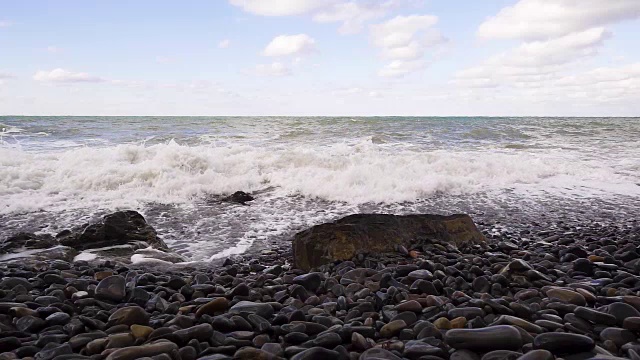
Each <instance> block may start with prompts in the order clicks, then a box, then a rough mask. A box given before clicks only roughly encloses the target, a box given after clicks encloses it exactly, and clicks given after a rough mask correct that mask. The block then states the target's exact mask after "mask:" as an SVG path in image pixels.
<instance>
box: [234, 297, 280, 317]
mask: <svg viewBox="0 0 640 360" xmlns="http://www.w3.org/2000/svg"><path fill="white" fill-rule="evenodd" d="M229 313H231V314H241V313H251V314H256V315H260V316H262V317H263V318H265V319H268V318H270V317H271V315H273V308H272V307H271V305H269V304H264V303H256V302H251V301H240V302H238V303H237V304H235V305H233V306H232V307H231V308H230V309H229Z"/></svg>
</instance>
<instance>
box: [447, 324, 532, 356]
mask: <svg viewBox="0 0 640 360" xmlns="http://www.w3.org/2000/svg"><path fill="white" fill-rule="evenodd" d="M444 340H445V342H446V343H447V344H449V346H451V347H453V348H455V349H469V350H474V351H491V350H518V349H520V348H521V347H522V337H521V335H520V331H518V329H516V328H515V327H513V326H510V325H497V326H491V327H487V328H480V329H452V330H449V331H447V333H446V334H445V336H444Z"/></svg>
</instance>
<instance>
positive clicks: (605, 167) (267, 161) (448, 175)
mask: <svg viewBox="0 0 640 360" xmlns="http://www.w3.org/2000/svg"><path fill="white" fill-rule="evenodd" d="M638 166H639V163H638V160H637V159H624V160H622V161H620V162H619V163H606V162H603V161H600V160H597V159H591V160H589V159H586V160H585V159H581V158H580V157H579V153H571V152H567V151H564V150H539V151H528V152H524V151H508V150H505V151H497V150H495V149H493V150H490V151H445V150H435V151H412V150H407V149H398V148H391V147H387V148H385V147H382V146H379V145H376V144H372V143H371V142H368V143H359V144H356V145H348V144H335V145H331V146H326V147H306V146H301V145H299V146H289V147H273V148H271V149H269V148H262V147H252V146H247V145H241V146H229V147H208V146H185V145H180V144H177V143H176V142H173V141H172V142H169V143H167V144H156V145H151V146H145V145H117V146H113V147H101V148H88V147H83V148H75V149H68V150H65V151H59V152H51V153H31V152H26V151H23V150H21V149H17V148H10V147H0V169H1V170H0V196H1V199H0V214H9V213H14V212H28V211H36V210H40V209H45V210H51V209H55V208H58V207H64V208H69V207H98V208H116V207H130V206H136V205H138V204H140V203H145V202H158V203H177V204H179V203H188V202H190V201H192V200H193V198H194V197H198V196H201V195H203V194H206V193H214V194H217V193H229V192H233V191H235V190H238V189H243V190H247V191H254V190H258V189H262V188H265V187H268V186H271V187H275V188H276V189H277V192H278V193H279V194H281V195H295V194H300V195H305V196H310V197H318V198H321V199H326V200H332V201H343V202H347V203H356V204H358V203H366V202H380V203H390V202H400V201H411V200H415V199H416V198H422V197H428V196H429V195H430V194H434V193H449V194H466V193H474V192H478V191H493V190H504V189H515V190H520V191H525V192H536V191H546V192H556V193H559V192H567V191H569V192H571V193H572V194H588V193H593V194H597V195H598V196H601V195H603V194H607V193H612V194H625V195H639V194H640V186H638V185H637V181H638V176H637V172H636V170H637V169H638Z"/></svg>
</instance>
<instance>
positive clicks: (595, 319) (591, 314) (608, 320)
mask: <svg viewBox="0 0 640 360" xmlns="http://www.w3.org/2000/svg"><path fill="white" fill-rule="evenodd" d="M574 313H575V314H576V316H579V317H581V318H583V319H585V320H588V321H591V322H592V323H595V324H604V325H615V324H616V323H617V319H616V317H615V316H613V315H611V314H607V313H604V312H600V311H597V310H594V309H591V308H586V307H582V306H579V307H577V308H576V310H575V311H574Z"/></svg>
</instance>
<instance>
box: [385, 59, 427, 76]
mask: <svg viewBox="0 0 640 360" xmlns="http://www.w3.org/2000/svg"><path fill="white" fill-rule="evenodd" d="M424 67H425V63H424V61H422V60H393V61H392V62H390V63H388V64H387V65H385V66H384V67H383V68H382V69H380V70H379V71H378V75H380V76H383V77H399V76H404V75H407V74H409V73H412V72H414V71H418V70H421V69H423V68H424Z"/></svg>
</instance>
